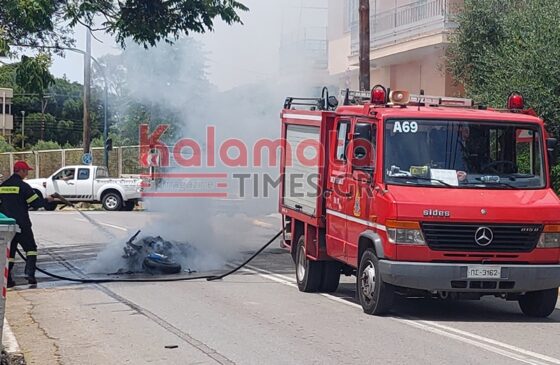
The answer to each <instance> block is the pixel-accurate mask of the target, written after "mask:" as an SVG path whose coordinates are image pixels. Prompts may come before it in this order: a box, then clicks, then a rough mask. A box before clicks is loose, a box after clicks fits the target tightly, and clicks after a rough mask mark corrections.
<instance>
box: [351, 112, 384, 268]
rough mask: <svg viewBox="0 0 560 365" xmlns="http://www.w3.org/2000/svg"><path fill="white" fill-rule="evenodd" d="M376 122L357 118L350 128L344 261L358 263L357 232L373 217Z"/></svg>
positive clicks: (362, 229)
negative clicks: (348, 193)
mask: <svg viewBox="0 0 560 365" xmlns="http://www.w3.org/2000/svg"><path fill="white" fill-rule="evenodd" d="M376 132H377V128H376V125H375V124H373V123H372V122H371V121H368V120H358V121H357V122H356V123H355V125H354V129H353V133H352V140H351V143H350V149H349V152H348V155H349V156H350V157H349V160H350V162H351V163H350V164H349V168H350V174H349V179H348V188H349V190H350V191H351V192H352V195H351V196H350V197H348V198H347V200H346V208H345V210H346V214H347V215H348V216H349V218H348V219H347V226H346V243H345V261H346V262H348V263H356V264H357V263H358V242H359V238H360V234H361V233H362V232H364V231H365V230H367V229H371V228H370V225H371V223H372V221H373V220H374V217H373V216H374V214H375V212H374V210H373V208H374V204H373V199H374V198H373V197H374V194H373V186H374V185H373V181H374V171H375V160H376V155H377V154H376V150H375V148H376Z"/></svg>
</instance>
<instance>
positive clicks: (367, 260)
mask: <svg viewBox="0 0 560 365" xmlns="http://www.w3.org/2000/svg"><path fill="white" fill-rule="evenodd" d="M382 279H383V278H381V275H380V273H379V259H378V258H377V256H375V252H374V251H373V249H371V248H368V249H366V250H365V251H364V253H363V254H362V257H361V258H360V265H359V268H358V275H357V278H356V282H357V285H356V286H357V291H358V299H359V300H360V304H361V305H362V309H363V310H364V312H365V313H367V314H375V315H381V314H384V313H386V312H387V311H388V310H389V309H390V308H391V305H392V304H393V300H394V296H395V288H394V287H393V286H392V285H390V284H387V283H384V282H383V280H382Z"/></svg>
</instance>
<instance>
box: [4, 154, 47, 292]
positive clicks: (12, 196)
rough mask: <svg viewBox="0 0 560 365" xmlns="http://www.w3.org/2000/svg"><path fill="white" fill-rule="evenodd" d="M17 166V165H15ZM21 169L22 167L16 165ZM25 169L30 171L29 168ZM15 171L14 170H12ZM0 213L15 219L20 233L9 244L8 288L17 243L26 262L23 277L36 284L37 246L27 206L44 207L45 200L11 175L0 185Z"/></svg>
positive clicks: (10, 285)
mask: <svg viewBox="0 0 560 365" xmlns="http://www.w3.org/2000/svg"><path fill="white" fill-rule="evenodd" d="M16 165H17V163H16ZM17 166H18V167H21V166H22V165H21V164H20V165H17ZM25 167H27V168H28V170H30V169H31V168H29V166H28V165H27V164H25ZM14 170H15V168H14ZM0 200H1V204H0V212H2V213H4V214H5V215H6V216H8V217H10V218H13V219H15V221H16V223H17V224H18V226H19V228H20V230H21V232H20V233H16V235H15V236H14V238H13V240H12V242H11V244H10V257H9V272H8V286H9V287H12V286H14V285H15V282H14V280H13V278H12V269H13V267H14V261H15V260H14V258H15V254H16V248H17V245H18V243H19V244H20V245H21V247H22V248H23V250H24V251H25V253H26V256H27V261H26V264H25V277H26V279H27V280H28V282H29V284H36V283H37V280H36V279H35V267H36V263H37V244H36V243H35V237H34V236H33V231H32V229H31V220H30V219H29V206H31V207H33V208H36V209H38V208H40V207H44V206H45V204H46V200H45V199H42V198H40V197H39V196H38V195H37V194H36V193H35V191H34V190H33V189H32V188H31V186H29V184H27V183H26V182H25V181H23V179H22V177H21V176H19V175H18V174H13V175H12V176H10V178H8V179H7V180H6V181H4V182H3V183H2V184H0Z"/></svg>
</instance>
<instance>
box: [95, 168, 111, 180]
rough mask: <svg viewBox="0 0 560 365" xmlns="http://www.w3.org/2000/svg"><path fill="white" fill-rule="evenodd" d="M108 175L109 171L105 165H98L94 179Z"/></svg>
mask: <svg viewBox="0 0 560 365" xmlns="http://www.w3.org/2000/svg"><path fill="white" fill-rule="evenodd" d="M107 177H109V172H108V171H107V169H106V168H105V167H98V168H97V174H96V176H95V178H96V179H103V178H107Z"/></svg>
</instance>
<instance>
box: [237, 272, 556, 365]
mask: <svg viewBox="0 0 560 365" xmlns="http://www.w3.org/2000/svg"><path fill="white" fill-rule="evenodd" d="M243 270H246V271H249V272H251V273H253V274H256V275H259V276H261V277H263V278H265V279H268V280H272V281H275V282H277V283H280V284H283V285H287V286H291V287H297V283H296V281H295V279H294V278H292V277H289V276H286V275H281V274H276V273H273V272H271V271H268V270H264V269H260V268H257V267H253V266H246V267H245V268H244V269H243ZM320 295H321V296H323V297H326V298H328V299H330V300H332V301H335V302H338V303H341V304H344V305H347V306H350V307H353V308H357V309H361V308H362V307H361V306H360V305H359V304H357V303H352V302H349V301H347V300H344V299H341V298H339V297H337V296H334V295H331V294H326V293H320ZM388 319H392V320H394V321H396V322H399V323H402V324H406V325H408V326H411V327H415V328H417V329H421V330H424V331H427V332H431V333H434V334H438V335H441V336H444V337H447V338H450V339H454V340H457V341H460V342H463V343H467V344H470V345H473V346H476V347H479V348H482V349H484V350H487V351H490V352H493V353H496V354H499V355H502V356H505V357H508V358H510V359H513V360H517V361H520V362H524V363H527V364H536V365H545V364H560V359H557V358H553V357H550V356H546V355H543V354H539V353H537V352H533V351H529V350H525V349H522V348H519V347H516V346H512V345H508V344H506V343H503V342H500V341H496V340H493V339H491V338H487V337H483V336H479V335H476V334H474V333H470V332H466V331H462V330H459V329H456V328H452V327H449V326H445V325H441V324H439V323H436V322H433V321H423V320H420V319H417V318H413V319H405V318H395V317H392V318H391V317H389V318H388Z"/></svg>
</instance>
